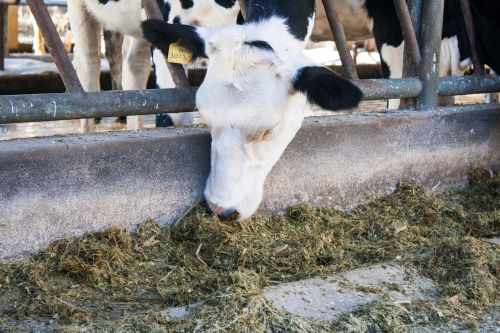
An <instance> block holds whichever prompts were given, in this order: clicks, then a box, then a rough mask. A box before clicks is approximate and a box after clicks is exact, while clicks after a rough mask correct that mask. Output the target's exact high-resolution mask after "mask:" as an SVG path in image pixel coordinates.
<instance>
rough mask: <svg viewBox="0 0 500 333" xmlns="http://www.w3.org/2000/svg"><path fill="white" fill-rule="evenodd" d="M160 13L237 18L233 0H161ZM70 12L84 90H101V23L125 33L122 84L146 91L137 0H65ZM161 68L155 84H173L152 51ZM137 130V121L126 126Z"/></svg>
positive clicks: (224, 20) (145, 49) (186, 118)
mask: <svg viewBox="0 0 500 333" xmlns="http://www.w3.org/2000/svg"><path fill="white" fill-rule="evenodd" d="M159 5H160V9H161V10H162V14H163V16H164V17H165V18H166V19H167V20H169V21H170V22H171V23H186V24H192V25H203V26H209V27H210V26H215V27H217V26H222V25H226V24H233V23H235V22H236V19H237V16H238V13H239V6H238V5H237V4H236V0H196V1H194V2H193V1H192V0H159ZM68 14H69V20H70V25H71V29H72V31H73V35H74V42H75V49H74V58H73V64H74V66H75V69H76V71H77V74H78V77H79V79H80V81H81V83H82V85H83V88H84V90H85V91H99V90H100V86H99V73H100V61H99V34H100V29H99V26H100V25H103V26H104V27H105V28H106V29H107V30H109V31H114V32H120V33H123V34H125V38H124V42H123V65H122V82H121V87H122V88H123V89H124V90H134V89H145V88H146V85H147V81H148V78H149V75H150V73H151V56H152V55H151V51H150V45H149V43H148V42H147V41H145V40H144V39H143V38H142V31H141V22H142V21H143V20H144V19H145V18H146V16H145V13H144V11H143V10H142V8H141V2H140V1H139V0H69V1H68ZM153 61H154V64H155V67H156V70H157V71H158V72H159V75H158V77H159V78H160V79H159V80H158V82H157V83H158V86H159V87H161V88H171V87H173V81H172V78H171V77H170V73H169V72H168V70H167V69H166V65H165V64H164V60H163V58H162V57H159V56H158V53H156V54H153ZM191 117H192V116H191V115H190V114H185V115H182V116H176V118H175V123H176V124H190V123H191ZM129 125H131V126H129V128H132V129H137V128H139V127H140V123H138V122H135V124H129Z"/></svg>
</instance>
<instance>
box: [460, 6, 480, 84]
mask: <svg viewBox="0 0 500 333" xmlns="http://www.w3.org/2000/svg"><path fill="white" fill-rule="evenodd" d="M460 5H461V6H462V12H463V14H464V19H465V27H466V30H467V37H468V38H469V45H470V50H471V54H472V62H473V64H474V74H476V75H485V71H484V64H483V63H482V62H481V59H479V55H478V54H477V44H476V30H475V28H474V19H473V18H472V11H471V8H470V1H469V0H461V1H460Z"/></svg>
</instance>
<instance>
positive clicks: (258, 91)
mask: <svg viewBox="0 0 500 333" xmlns="http://www.w3.org/2000/svg"><path fill="white" fill-rule="evenodd" d="M198 31H199V33H200V35H202V36H203V38H204V39H205V45H206V52H207V55H208V56H209V59H210V62H209V65H208V70H207V76H206V78H205V80H204V82H203V84H202V86H201V87H200V89H199V90H198V93H197V95H196V104H197V107H198V109H199V110H200V114H201V116H202V118H203V120H204V121H205V122H206V123H207V125H208V126H210V127H211V131H212V155H211V158H212V160H211V171H210V175H209V178H208V181H207V186H206V188H205V197H206V199H207V201H208V202H210V203H212V204H214V205H217V206H219V207H222V208H224V209H235V210H237V211H238V212H239V213H240V218H247V217H249V216H250V215H252V214H253V213H254V212H255V210H256V209H257V207H258V205H259V204H260V202H261V200H262V194H263V186H264V181H265V179H266V177H267V175H268V174H269V172H270V171H271V169H272V167H273V166H274V164H275V163H276V162H277V161H278V160H279V158H280V156H281V154H282V153H283V151H284V150H285V148H286V147H287V145H288V144H289V143H290V141H291V140H292V139H293V137H294V136H295V134H296V133H297V131H298V130H299V128H300V126H301V124H302V121H303V119H304V115H305V112H306V110H307V100H306V96H305V95H303V94H302V93H297V92H294V91H292V89H291V85H292V80H293V78H294V76H295V75H296V73H297V70H298V69H300V68H301V67H304V66H309V65H311V63H310V62H309V60H307V58H305V56H303V55H302V50H303V48H304V47H305V42H304V41H299V40H297V39H295V38H294V37H293V36H292V35H291V34H290V33H289V32H288V28H287V26H286V25H285V22H284V20H283V19H278V18H271V19H269V20H266V21H262V22H259V23H255V24H248V25H245V26H232V27H228V28H221V29H217V30H214V29H210V30H209V29H201V28H200V29H198ZM253 40H265V41H267V42H268V43H269V44H270V45H271V46H272V47H273V49H274V50H275V53H273V52H269V51H265V50H261V49H257V48H253V47H251V46H248V45H245V44H244V42H245V41H253ZM264 133H267V134H268V135H267V136H266V137H265V138H263V139H262V135H263V134H264Z"/></svg>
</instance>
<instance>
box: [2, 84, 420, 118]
mask: <svg viewBox="0 0 500 333" xmlns="http://www.w3.org/2000/svg"><path fill="white" fill-rule="evenodd" d="M356 84H358V85H359V86H360V88H361V89H362V90H363V92H364V94H365V98H366V99H382V98H385V96H391V97H395V96H401V95H402V96H405V97H415V96H418V95H419V94H420V90H421V89H422V85H421V83H420V80H418V79H415V78H409V79H397V80H377V79H375V80H360V81H357V82H356ZM195 93H196V89H195V88H175V89H150V90H137V91H133V90H129V91H108V92H90V93H86V94H73V93H62V94H36V95H11V96H5V95H4V96H0V123H16V122H32V121H52V120H66V119H81V118H94V117H118V116H127V115H132V114H133V115H145V114H157V113H178V112H190V111H193V110H194V109H195Z"/></svg>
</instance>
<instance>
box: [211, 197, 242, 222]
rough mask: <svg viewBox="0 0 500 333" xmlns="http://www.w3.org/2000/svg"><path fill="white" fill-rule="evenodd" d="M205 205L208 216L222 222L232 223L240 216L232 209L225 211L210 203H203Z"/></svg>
mask: <svg viewBox="0 0 500 333" xmlns="http://www.w3.org/2000/svg"><path fill="white" fill-rule="evenodd" d="M205 204H206V207H207V209H208V211H209V213H210V214H213V215H216V216H217V217H218V218H220V219H221V220H223V221H234V220H236V219H237V218H238V217H239V216H240V213H239V212H238V211H237V210H236V209H234V208H229V209H225V208H222V207H220V206H219V205H216V204H214V203H212V202H210V201H205Z"/></svg>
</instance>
